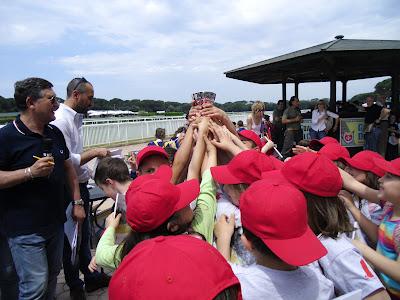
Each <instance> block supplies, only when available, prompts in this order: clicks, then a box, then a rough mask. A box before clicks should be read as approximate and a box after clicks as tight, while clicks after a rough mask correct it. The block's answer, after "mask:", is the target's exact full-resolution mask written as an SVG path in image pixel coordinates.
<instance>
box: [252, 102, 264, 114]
mask: <svg viewBox="0 0 400 300" xmlns="http://www.w3.org/2000/svg"><path fill="white" fill-rule="evenodd" d="M264 109H265V106H264V103H263V102H261V101H256V102H254V104H253V105H252V106H251V112H252V113H253V114H254V113H256V112H257V111H262V110H264Z"/></svg>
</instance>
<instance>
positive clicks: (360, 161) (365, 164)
mask: <svg viewBox="0 0 400 300" xmlns="http://www.w3.org/2000/svg"><path fill="white" fill-rule="evenodd" d="M373 158H375V159H383V158H382V156H381V155H379V154H378V153H376V152H374V151H370V150H364V151H360V152H358V153H357V154H355V155H354V156H353V157H352V158H345V157H344V158H343V161H345V162H346V164H347V165H349V166H350V167H352V168H355V169H359V170H362V171H366V172H372V173H374V174H375V175H377V176H379V177H382V176H383V175H385V170H383V169H382V168H381V167H380V166H378V165H376V164H375V163H374V162H373V160H372V159H373Z"/></svg>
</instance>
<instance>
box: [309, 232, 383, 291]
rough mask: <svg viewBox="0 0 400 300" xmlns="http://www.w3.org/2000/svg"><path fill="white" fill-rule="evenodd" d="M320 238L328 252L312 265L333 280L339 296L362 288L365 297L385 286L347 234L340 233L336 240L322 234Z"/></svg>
mask: <svg viewBox="0 0 400 300" xmlns="http://www.w3.org/2000/svg"><path fill="white" fill-rule="evenodd" d="M319 239H320V241H321V243H322V244H323V245H324V246H325V248H326V250H328V254H327V255H325V256H324V257H322V258H320V259H319V261H318V262H319V264H318V262H314V263H312V266H313V267H315V268H317V269H319V270H320V271H322V273H323V274H324V275H325V277H327V278H328V279H329V280H331V281H332V282H333V284H334V285H335V292H336V294H337V295H338V296H340V295H343V294H346V293H349V292H352V291H355V290H357V289H360V290H362V297H363V298H365V297H367V296H368V295H370V294H372V293H373V292H375V291H377V290H379V289H383V288H384V287H383V285H382V283H381V281H380V280H379V278H378V276H377V275H376V274H375V272H374V271H373V270H372V268H371V267H370V266H369V265H368V263H367V262H366V261H365V260H364V259H363V257H362V256H361V253H360V252H359V251H358V250H357V248H355V247H354V246H353V244H352V243H351V242H350V240H349V239H348V238H347V237H346V236H345V235H343V234H342V235H340V236H339V237H338V238H337V239H336V240H335V239H332V238H326V237H321V236H319ZM321 269H322V270H321Z"/></svg>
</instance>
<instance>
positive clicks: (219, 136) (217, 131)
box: [210, 124, 243, 156]
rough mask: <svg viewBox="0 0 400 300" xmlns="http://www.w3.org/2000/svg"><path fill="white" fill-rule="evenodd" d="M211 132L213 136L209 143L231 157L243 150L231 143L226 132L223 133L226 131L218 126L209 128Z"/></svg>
mask: <svg viewBox="0 0 400 300" xmlns="http://www.w3.org/2000/svg"><path fill="white" fill-rule="evenodd" d="M210 130H211V132H212V133H213V135H214V139H213V140H211V143H212V144H213V145H214V146H215V147H217V148H219V149H221V150H224V151H227V152H229V153H231V154H232V155H233V156H235V155H237V154H239V153H240V152H242V151H243V150H242V149H241V148H239V147H238V146H236V145H235V143H234V142H233V141H232V139H231V136H230V134H229V133H228V132H225V131H226V130H227V129H226V128H224V127H221V126H218V125H215V124H214V125H213V126H212V127H211V128H210Z"/></svg>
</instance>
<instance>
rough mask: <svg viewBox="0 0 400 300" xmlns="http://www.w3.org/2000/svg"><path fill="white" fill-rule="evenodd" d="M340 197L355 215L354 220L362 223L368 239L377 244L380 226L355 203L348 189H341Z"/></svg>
mask: <svg viewBox="0 0 400 300" xmlns="http://www.w3.org/2000/svg"><path fill="white" fill-rule="evenodd" d="M338 197H339V198H340V199H341V200H342V201H343V203H344V205H345V206H346V207H347V209H348V210H349V211H350V213H351V214H352V215H353V217H354V220H356V221H357V223H358V224H359V225H360V228H361V230H362V231H363V232H364V233H365V234H366V235H367V237H368V239H369V240H370V241H371V242H372V243H373V244H375V245H376V243H377V241H378V226H377V225H376V224H375V223H373V222H372V221H371V220H369V219H368V218H366V217H365V216H364V215H363V214H362V213H361V210H359V209H358V208H357V207H356V206H355V205H354V201H353V197H352V196H351V194H350V193H349V192H347V191H343V190H342V191H340V193H339V195H338Z"/></svg>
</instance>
